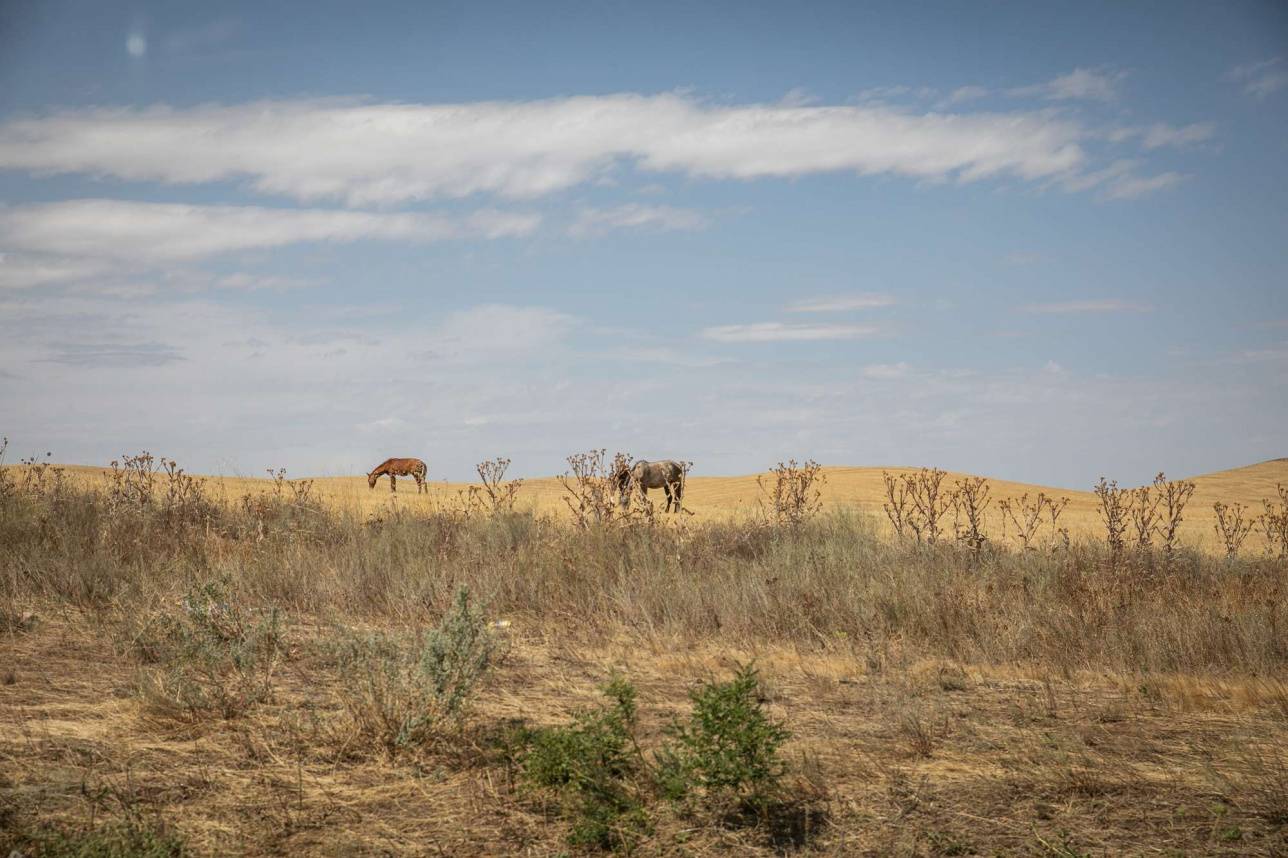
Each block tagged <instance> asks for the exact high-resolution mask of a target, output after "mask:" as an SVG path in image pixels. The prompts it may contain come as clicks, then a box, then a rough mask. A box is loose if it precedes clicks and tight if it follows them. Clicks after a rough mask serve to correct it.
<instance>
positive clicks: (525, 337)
mask: <svg viewBox="0 0 1288 858" xmlns="http://www.w3.org/2000/svg"><path fill="white" fill-rule="evenodd" d="M576 324H577V320H576V319H575V318H573V317H572V316H569V315H567V314H565V313H560V312H558V311H555V310H550V309H547V308H544V307H516V306H513V305H510V304H481V305H479V306H476V307H471V308H469V309H468V310H461V311H459V312H456V313H452V314H451V315H450V316H448V317H447V318H446V319H445V320H444V321H443V323H442V324H441V325H439V326H438V328H437V329H436V330H435V331H433V332H432V333H431V335H430V336H428V337H427V338H426V339H425V342H426V343H428V344H429V348H430V351H429V352H428V353H427V356H429V357H431V358H433V359H448V360H479V359H491V358H498V357H499V358H506V357H512V356H513V355H516V354H521V353H526V352H533V351H537V350H540V349H545V348H551V347H553V346H555V345H556V344H557V343H559V342H560V341H562V340H563V339H564V338H565V337H566V336H567V335H568V333H569V332H570V331H571V330H572V329H573V328H574V327H575V326H576ZM422 354H426V353H424V352H422Z"/></svg>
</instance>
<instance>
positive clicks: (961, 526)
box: [952, 477, 993, 557]
mask: <svg viewBox="0 0 1288 858" xmlns="http://www.w3.org/2000/svg"><path fill="white" fill-rule="evenodd" d="M990 491H991V489H990V487H989V485H988V480H986V479H985V478H983V477H966V478H965V479H961V480H957V481H956V482H955V483H954V484H953V493H952V503H953V530H954V532H955V533H956V534H957V541H958V542H962V543H964V544H965V545H966V547H968V548H969V549H970V550H971V552H972V553H974V554H975V556H976V557H978V556H979V554H980V552H981V551H983V550H984V544H985V543H986V542H988V537H987V536H985V535H984V514H985V512H987V511H988V507H989V505H990V504H992V502H993V501H992V499H991V498H990V497H989V493H990Z"/></svg>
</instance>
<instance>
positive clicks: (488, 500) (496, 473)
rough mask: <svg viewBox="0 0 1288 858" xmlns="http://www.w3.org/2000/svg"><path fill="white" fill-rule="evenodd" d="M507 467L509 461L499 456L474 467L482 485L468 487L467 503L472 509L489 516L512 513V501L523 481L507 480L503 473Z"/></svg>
mask: <svg viewBox="0 0 1288 858" xmlns="http://www.w3.org/2000/svg"><path fill="white" fill-rule="evenodd" d="M509 467H510V460H509V459H506V458H502V457H500V456H498V457H496V458H495V459H489V460H487V461H486V462H479V463H478V464H477V465H475V466H474V470H475V471H477V472H478V475H479V481H480V482H481V483H482V485H481V486H470V489H469V501H470V506H471V507H472V508H473V509H478V510H482V511H484V512H487V513H489V514H497V513H505V512H513V511H514V501H515V498H516V496H517V495H518V494H519V487H520V486H522V485H523V480H521V479H516V480H507V479H506V478H505V472H506V470H507V469H509Z"/></svg>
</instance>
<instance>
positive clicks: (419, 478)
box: [416, 473, 429, 495]
mask: <svg viewBox="0 0 1288 858" xmlns="http://www.w3.org/2000/svg"><path fill="white" fill-rule="evenodd" d="M416 494H418V495H419V494H429V486H427V485H425V475H424V474H419V473H418V474H416Z"/></svg>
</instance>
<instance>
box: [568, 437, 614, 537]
mask: <svg viewBox="0 0 1288 858" xmlns="http://www.w3.org/2000/svg"><path fill="white" fill-rule="evenodd" d="M607 453H608V451H607V450H604V449H602V448H601V449H599V450H590V451H588V452H585V453H574V454H573V455H571V456H569V457H568V471H567V472H565V473H564V474H562V475H560V477H559V483H560V485H562V486H563V487H564V491H565V492H567V494H566V495H564V499H563V501H564V503H565V504H566V505H567V506H568V509H569V511H570V512H572V515H573V521H574V522H575V523H576V525H577V527H579V528H581V529H583V530H584V529H586V528H588V527H590V526H591V525H592V524H605V523H608V522H611V521H613V520H614V519H615V518H618V517H619V514H620V513H621V511H620V510H619V499H620V493H619V491H618V485H617V483H618V475H619V474H621V473H622V471H623V470H626V471H629V470H630V466H631V457H630V456H627V455H626V454H624V453H616V454H614V455H613V459H612V462H611V463H610V462H607V461H606V456H607ZM626 512H627V513H629V510H627V511H626Z"/></svg>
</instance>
